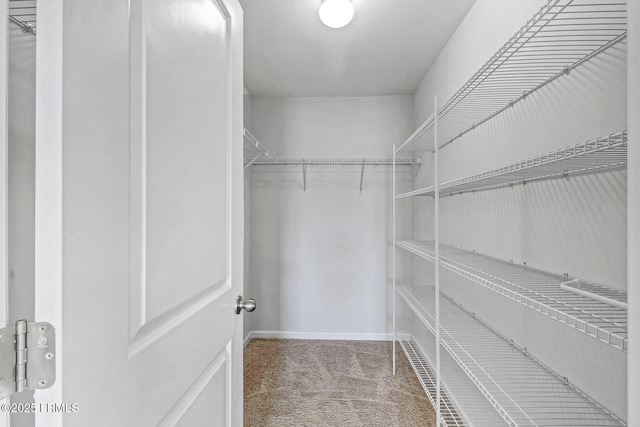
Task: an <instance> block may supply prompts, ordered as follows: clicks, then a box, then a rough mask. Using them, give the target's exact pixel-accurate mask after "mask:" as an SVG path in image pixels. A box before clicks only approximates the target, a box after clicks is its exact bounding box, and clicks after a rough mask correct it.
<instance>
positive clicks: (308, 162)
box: [253, 157, 420, 166]
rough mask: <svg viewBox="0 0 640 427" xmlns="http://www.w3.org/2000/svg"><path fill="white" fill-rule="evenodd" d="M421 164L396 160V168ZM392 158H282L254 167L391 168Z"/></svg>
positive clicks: (262, 162)
mask: <svg viewBox="0 0 640 427" xmlns="http://www.w3.org/2000/svg"><path fill="white" fill-rule="evenodd" d="M419 163H420V159H419V158H417V157H405V158H399V159H396V166H412V165H416V164H419ZM392 164H393V159H392V158H391V157H304V158H303V157H280V158H273V159H260V160H257V161H256V162H254V163H253V165H254V166H281V165H282V166H287V165H288V166H362V165H365V166H391V165H392Z"/></svg>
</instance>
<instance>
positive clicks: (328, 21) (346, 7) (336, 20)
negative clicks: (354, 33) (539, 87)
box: [318, 0, 353, 28]
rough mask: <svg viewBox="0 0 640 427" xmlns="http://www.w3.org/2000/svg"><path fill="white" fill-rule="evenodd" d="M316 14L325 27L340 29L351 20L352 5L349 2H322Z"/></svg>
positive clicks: (325, 0) (330, 0)
mask: <svg viewBox="0 0 640 427" xmlns="http://www.w3.org/2000/svg"><path fill="white" fill-rule="evenodd" d="M318 13H319V15H320V20H321V21H322V23H323V24H324V25H326V26H327V27H331V28H342V27H344V26H345V25H347V24H348V23H349V22H351V20H352V19H353V3H351V0H322V3H321V4H320V10H319V11H318Z"/></svg>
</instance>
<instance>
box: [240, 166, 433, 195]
mask: <svg viewBox="0 0 640 427" xmlns="http://www.w3.org/2000/svg"><path fill="white" fill-rule="evenodd" d="M420 162H421V159H420V158H418V157H405V158H400V159H398V158H395V159H394V158H389V157H305V158H302V157H280V158H274V159H264V158H263V159H258V158H256V159H255V160H254V161H252V162H251V163H249V164H248V165H247V166H245V168H246V167H248V166H251V165H253V166H302V182H303V189H304V191H305V192H306V191H307V166H360V194H362V186H363V184H364V167H365V166H394V167H395V166H413V165H416V164H419V163H420Z"/></svg>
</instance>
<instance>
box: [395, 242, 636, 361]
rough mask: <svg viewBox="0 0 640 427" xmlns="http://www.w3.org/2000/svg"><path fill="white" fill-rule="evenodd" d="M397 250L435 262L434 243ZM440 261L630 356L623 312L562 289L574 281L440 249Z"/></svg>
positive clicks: (407, 245)
mask: <svg viewBox="0 0 640 427" xmlns="http://www.w3.org/2000/svg"><path fill="white" fill-rule="evenodd" d="M396 246H398V247H400V248H403V249H405V250H407V251H409V252H411V253H413V254H416V255H418V256H420V257H422V258H424V259H427V260H429V261H434V251H435V245H434V243H433V242H410V241H398V242H396ZM440 256H441V266H442V267H443V268H445V269H447V270H449V271H451V272H453V273H455V274H458V275H460V276H462V277H464V278H466V279H468V280H470V281H472V282H474V283H476V284H478V285H481V286H483V287H485V288H487V289H490V290H492V291H494V292H496V293H498V294H500V295H502V296H504V297H506V298H509V299H511V300H513V301H515V302H517V303H519V304H522V305H524V306H525V307H528V308H530V309H532V310H535V311H537V312H539V313H541V314H543V315H545V316H549V317H551V318H552V319H555V320H557V321H558V322H560V323H562V324H565V325H567V326H569V327H572V328H574V329H576V330H577V331H580V332H582V333H585V334H587V335H589V336H591V337H593V338H595V339H597V340H599V341H600V342H603V343H606V344H607V345H610V346H612V347H614V348H617V349H618V350H622V351H624V352H626V351H627V350H628V339H627V311H626V310H624V309H623V308H621V307H619V306H616V305H612V304H608V303H606V302H603V301H602V300H598V299H597V298H589V297H588V296H585V295H581V294H577V293H574V292H571V291H568V290H566V289H564V288H563V287H562V286H561V285H562V284H564V283H566V282H573V281H575V279H572V278H570V277H566V276H562V275H556V274H552V273H547V272H544V271H540V270H535V269H532V268H529V267H526V266H521V265H518V264H513V263H511V262H508V261H502V260H499V259H496V258H492V257H488V256H486V255H481V254H478V253H476V252H470V251H466V250H464V249H458V248H454V247H451V246H445V245H440ZM585 283H586V282H585ZM592 285H593V284H592ZM593 286H595V287H599V288H601V289H607V288H606V287H604V286H600V285H593ZM618 293H624V292H622V291H619V292H618ZM625 299H626V298H625Z"/></svg>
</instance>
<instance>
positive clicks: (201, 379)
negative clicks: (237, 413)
mask: <svg viewBox="0 0 640 427" xmlns="http://www.w3.org/2000/svg"><path fill="white" fill-rule="evenodd" d="M231 361H232V358H231V342H228V343H227V345H226V346H225V348H224V350H222V351H221V352H220V353H218V355H217V356H216V357H215V358H214V359H213V361H212V362H211V363H210V364H209V366H207V367H206V369H205V370H204V371H203V372H202V373H201V374H200V376H198V378H196V380H195V381H194V382H193V384H192V385H191V386H190V387H189V388H188V389H187V391H186V392H185V393H184V394H183V395H182V396H181V397H180V399H178V401H177V402H176V404H175V405H174V406H173V407H172V408H171V409H170V410H169V412H167V413H166V415H165V416H164V417H163V418H162V420H161V421H160V423H158V426H159V427H165V426H166V427H170V426H175V425H176V424H177V423H178V422H179V421H180V420H181V419H182V417H183V416H184V415H185V414H186V413H187V411H188V410H189V408H191V406H192V405H193V404H194V403H195V402H196V400H198V397H200V395H201V394H202V392H203V390H204V389H205V388H206V386H207V385H208V384H209V382H210V381H211V380H212V379H213V378H214V377H215V375H216V374H217V373H218V372H220V371H221V370H223V369H224V371H225V377H226V388H227V390H228V389H229V388H230V387H231ZM227 396H229V394H228V393H227ZM225 406H226V408H227V411H226V414H225V419H226V420H227V423H228V420H229V417H230V410H229V409H230V407H229V404H226V405H225Z"/></svg>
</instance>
